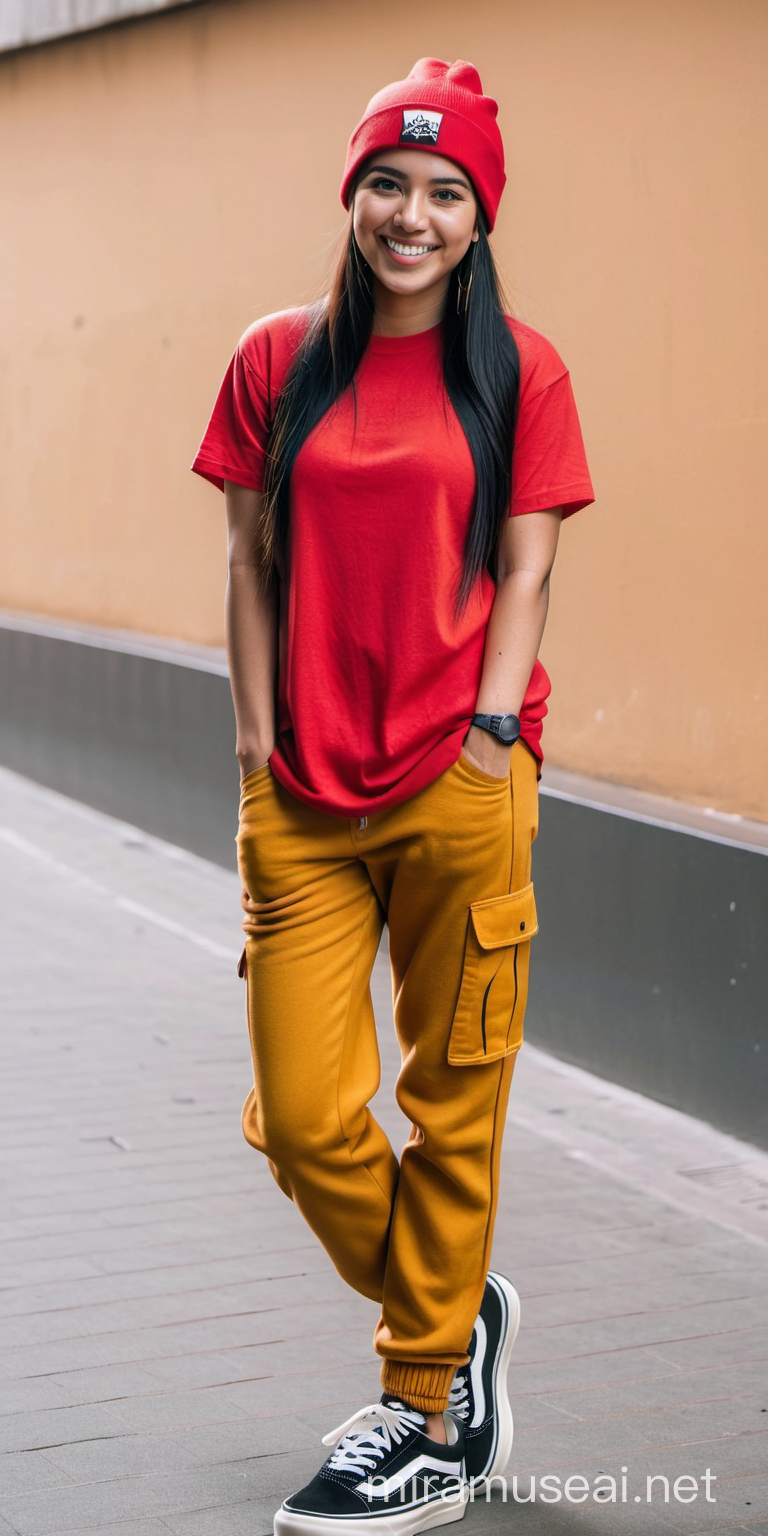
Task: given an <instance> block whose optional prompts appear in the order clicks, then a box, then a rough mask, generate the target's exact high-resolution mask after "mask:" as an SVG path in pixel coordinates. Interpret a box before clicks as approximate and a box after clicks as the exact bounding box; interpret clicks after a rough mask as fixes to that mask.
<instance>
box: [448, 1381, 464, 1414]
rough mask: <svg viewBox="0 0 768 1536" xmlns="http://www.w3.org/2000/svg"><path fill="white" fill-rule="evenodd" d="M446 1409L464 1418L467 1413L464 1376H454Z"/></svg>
mask: <svg viewBox="0 0 768 1536" xmlns="http://www.w3.org/2000/svg"><path fill="white" fill-rule="evenodd" d="M448 1409H449V1412H450V1413H456V1414H458V1416H459V1418H460V1419H464V1418H466V1416H467V1414H468V1413H469V1392H468V1390H467V1380H466V1377H465V1376H455V1377H454V1379H453V1382H452V1384H451V1391H450V1396H449V1398H448Z"/></svg>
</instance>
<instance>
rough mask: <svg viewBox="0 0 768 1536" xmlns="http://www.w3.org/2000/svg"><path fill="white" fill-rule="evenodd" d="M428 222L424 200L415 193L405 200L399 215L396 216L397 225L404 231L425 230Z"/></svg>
mask: <svg viewBox="0 0 768 1536" xmlns="http://www.w3.org/2000/svg"><path fill="white" fill-rule="evenodd" d="M427 222H428V221H427V210H426V208H425V207H424V203H423V200H422V199H421V198H420V197H419V196H417V194H415V193H413V194H412V195H411V196H410V197H408V198H406V199H405V200H404V202H403V205H402V208H401V209H400V211H399V213H396V214H395V223H396V224H400V225H401V226H402V228H403V229H410V230H416V229H423V228H425V227H426V224H427Z"/></svg>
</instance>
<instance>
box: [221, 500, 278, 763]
mask: <svg viewBox="0 0 768 1536" xmlns="http://www.w3.org/2000/svg"><path fill="white" fill-rule="evenodd" d="M224 494H225V497H226V502H227V564H228V579H227V590H226V596H225V600H224V614H225V630H226V645H227V659H228V662H229V682H230V687H231V689H232V702H233V704H234V707H235V722H236V725H237V740H236V746H235V750H236V752H237V758H238V761H239V763H240V777H241V779H242V778H243V777H244V776H245V774H246V773H250V771H251V769H252V768H258V767H259V766H260V764H262V763H265V762H266V760H267V758H268V757H269V755H270V753H271V752H272V749H273V747H274V745H275V684H276V679H277V612H278V610H277V583H276V580H275V579H274V578H272V579H271V580H270V581H269V583H268V585H262V584H261V583H260V581H259V573H260V569H261V565H260V559H259V549H258V529H259V522H260V518H261V512H262V507H263V505H264V498H263V496H261V495H260V494H259V492H258V491H251V490H248V489H247V488H246V487H245V486H243V485H235V484H234V482H233V481H231V480H225V481H224Z"/></svg>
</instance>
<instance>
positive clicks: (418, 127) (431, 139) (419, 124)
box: [400, 107, 443, 144]
mask: <svg viewBox="0 0 768 1536" xmlns="http://www.w3.org/2000/svg"><path fill="white" fill-rule="evenodd" d="M442 121H443V114H442V112H425V111H424V109H423V107H417V108H413V107H412V108H410V109H409V108H404V109H403V127H402V132H401V134H400V143H401V144H436V143H437V136H438V134H439V132H440V124H441V122H442Z"/></svg>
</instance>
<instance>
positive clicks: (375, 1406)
mask: <svg viewBox="0 0 768 1536" xmlns="http://www.w3.org/2000/svg"><path fill="white" fill-rule="evenodd" d="M363 1421H365V1422H363ZM356 1424H359V1425H360V1427H359V1429H356V1428H355V1425H356ZM414 1429H424V1415H423V1414H422V1413H419V1412H418V1411H417V1409H415V1408H406V1406H405V1404H404V1403H392V1404H390V1403H371V1404H370V1405H369V1406H368V1407H367V1408H359V1409H358V1411H357V1413H353V1414H352V1416H351V1418H349V1419H347V1420H346V1421H345V1422H344V1423H343V1424H340V1425H339V1427H338V1429H333V1430H331V1433H330V1434H329V1435H323V1445H335V1446H336V1450H335V1451H334V1452H333V1454H332V1455H331V1456H329V1457H328V1466H331V1467H335V1468H336V1469H337V1470H340V1471H343V1472H363V1473H365V1472H370V1471H373V1470H374V1469H375V1467H376V1463H377V1462H378V1461H380V1460H381V1458H382V1456H384V1455H386V1453H387V1451H389V1450H391V1448H392V1446H393V1445H400V1444H401V1442H402V1441H403V1440H405V1439H406V1438H407V1437H408V1435H410V1434H411V1433H412V1432H413V1430H414Z"/></svg>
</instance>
